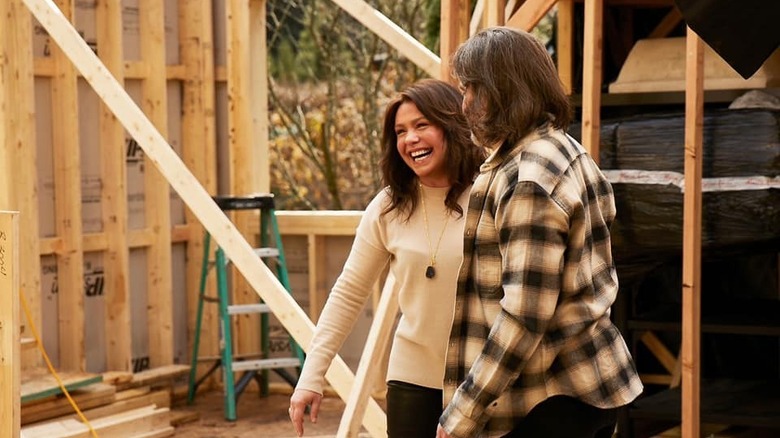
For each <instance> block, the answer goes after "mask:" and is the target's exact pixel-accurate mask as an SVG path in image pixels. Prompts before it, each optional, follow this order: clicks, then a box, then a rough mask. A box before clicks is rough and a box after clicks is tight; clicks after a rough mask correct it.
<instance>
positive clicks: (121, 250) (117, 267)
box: [95, 0, 132, 371]
mask: <svg viewBox="0 0 780 438" xmlns="http://www.w3.org/2000/svg"><path fill="white" fill-rule="evenodd" d="M95 21H96V24H97V41H98V46H99V48H100V50H99V51H98V54H99V55H100V59H101V60H102V61H103V63H104V64H105V65H106V68H108V69H109V71H111V73H112V74H113V75H114V77H115V78H116V80H117V81H118V82H119V83H120V84H121V83H123V82H124V80H123V76H122V75H123V73H124V63H123V52H122V4H121V1H120V0H106V1H102V2H99V3H98V4H97V9H96V20H95ZM124 144H125V130H124V128H122V125H120V124H119V122H117V120H116V118H115V117H114V115H113V114H112V113H111V111H110V110H109V109H108V108H107V107H106V106H105V105H102V104H101V105H100V145H101V148H100V151H101V152H100V162H101V166H102V172H101V180H102V182H103V189H102V191H101V204H102V208H103V233H104V235H105V238H106V244H107V248H106V251H105V253H104V255H103V268H104V270H105V279H106V288H105V306H106V317H105V330H106V333H107V334H108V336H107V337H106V366H107V368H108V369H110V370H117V371H130V370H131V369H132V348H131V343H130V340H131V339H132V334H131V325H130V324H131V323H130V261H129V259H130V255H129V250H128V246H127V187H126V180H127V176H126V175H127V173H126V165H125V149H124Z"/></svg>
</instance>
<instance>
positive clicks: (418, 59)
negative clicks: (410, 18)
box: [332, 0, 447, 78]
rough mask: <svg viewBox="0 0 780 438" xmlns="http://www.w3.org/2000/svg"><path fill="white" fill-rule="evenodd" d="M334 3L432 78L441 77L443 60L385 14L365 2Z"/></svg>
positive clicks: (338, 1)
mask: <svg viewBox="0 0 780 438" xmlns="http://www.w3.org/2000/svg"><path fill="white" fill-rule="evenodd" d="M332 1H333V3H335V4H337V5H338V6H339V7H341V9H344V11H346V12H347V13H348V14H349V15H351V16H352V17H353V18H354V19H356V20H357V21H359V22H360V23H362V24H363V26H366V28H368V29H369V30H370V31H372V32H374V33H375V34H376V35H377V36H378V37H379V38H382V39H383V40H384V41H385V42H386V43H387V44H389V45H390V46H391V47H393V48H394V49H396V50H398V52H399V53H400V54H401V55H403V56H405V57H406V58H408V59H409V60H410V61H412V62H413V63H414V64H415V65H417V66H418V67H420V68H421V69H422V70H423V71H424V72H426V73H428V74H429V75H430V76H431V77H432V78H439V77H440V70H441V60H440V59H439V57H438V56H436V55H435V54H434V53H433V52H431V51H430V50H428V48H427V47H425V45H423V44H422V43H420V42H419V41H417V40H416V39H415V38H414V37H413V36H411V35H409V34H408V33H407V32H406V31H405V30H403V29H401V28H400V27H399V26H398V25H397V24H395V23H393V21H392V20H390V19H389V18H387V17H386V16H385V15H384V14H382V13H381V12H379V11H377V10H376V9H374V8H373V7H372V6H371V5H369V4H368V3H366V2H365V1H363V0H332ZM445 1H447V0H444V1H442V4H443V3H444V2H445Z"/></svg>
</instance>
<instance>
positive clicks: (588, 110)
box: [582, 0, 604, 163]
mask: <svg viewBox="0 0 780 438" xmlns="http://www.w3.org/2000/svg"><path fill="white" fill-rule="evenodd" d="M603 19H604V0H589V1H586V2H585V42H584V50H583V52H584V53H583V57H582V64H583V68H582V145H583V146H584V147H585V149H586V150H587V151H588V152H589V153H590V155H591V156H592V157H593V159H594V160H596V162H597V163H598V161H599V144H600V141H601V132H600V129H601V73H602V62H601V57H602V50H603V41H602V34H603V28H602V23H603Z"/></svg>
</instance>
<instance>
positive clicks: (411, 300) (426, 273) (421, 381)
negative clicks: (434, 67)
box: [290, 80, 484, 438]
mask: <svg viewBox="0 0 780 438" xmlns="http://www.w3.org/2000/svg"><path fill="white" fill-rule="evenodd" d="M461 104H462V97H461V95H460V93H458V91H457V90H456V89H455V88H454V87H453V86H452V85H450V84H447V83H446V82H443V81H438V80H423V81H420V82H417V83H415V84H414V85H412V86H411V87H409V88H408V89H407V90H405V91H404V92H402V93H401V94H400V95H399V96H398V97H397V98H396V99H394V100H393V101H392V102H390V104H389V105H388V107H387V110H386V112H385V118H384V124H383V126H384V129H383V135H382V147H383V157H382V161H381V168H382V176H383V180H384V183H385V185H386V187H385V188H384V189H383V190H382V191H381V192H379V193H378V194H377V195H376V196H375V197H374V199H373V200H372V201H371V203H370V204H369V205H368V207H366V210H365V213H364V214H363V217H362V219H361V222H360V225H359V226H358V229H357V232H356V235H355V240H354V244H353V246H352V249H351V252H350V255H349V258H348V259H347V262H346V263H345V265H344V270H343V271H342V273H341V275H340V276H339V278H338V279H337V280H336V284H335V285H334V287H333V290H332V292H331V293H330V295H329V297H328V301H327V303H326V304H325V307H324V309H323V311H322V314H321V316H320V319H319V322H318V325H317V329H316V331H315V335H314V339H313V340H312V343H311V345H310V346H309V349H308V352H309V354H308V356H307V358H306V363H305V365H304V368H303V371H302V372H301V377H300V380H299V382H298V386H297V388H296V390H295V393H294V394H293V396H292V397H291V399H290V408H291V410H290V418H291V420H292V422H293V425H294V427H295V430H296V432H297V433H298V434H299V435H302V434H303V431H304V429H303V418H304V412H305V409H306V407H307V406H311V411H310V419H311V420H312V421H316V419H317V417H318V415H319V412H320V406H321V405H320V404H321V403H322V390H323V386H324V375H325V372H326V370H327V369H328V366H329V365H330V363H331V361H332V360H333V357H334V356H335V354H336V352H338V351H339V349H340V347H341V344H342V343H343V341H344V339H345V338H346V337H347V335H348V334H349V331H350V330H351V328H352V325H353V323H354V322H355V320H356V318H357V316H358V314H359V312H360V310H361V309H362V307H363V305H364V303H365V302H366V300H367V298H368V296H369V294H370V292H371V290H372V287H373V285H374V283H375V282H376V277H377V275H376V273H377V272H381V271H382V270H383V269H384V268H385V267H389V275H390V276H392V277H393V278H394V281H393V282H392V283H390V284H392V287H393V288H394V289H393V290H392V291H385V292H384V293H393V294H396V295H397V296H398V303H399V308H400V311H401V313H402V317H401V319H400V321H399V323H398V328H397V330H396V332H395V336H394V338H393V343H392V350H391V352H390V363H389V365H388V371H387V379H388V383H387V386H388V392H387V424H388V426H387V427H388V431H387V432H388V436H389V437H390V438H398V437H403V438H415V437H426V438H429V437H431V436H433V435H434V434H435V432H436V426H437V424H438V420H439V416H440V415H441V412H442V392H441V388H442V381H443V378H444V354H445V351H446V349H447V341H448V338H449V329H450V322H451V321H452V317H453V313H454V300H455V285H456V279H457V273H458V267H459V266H460V263H461V259H462V253H463V243H462V242H463V220H464V211H465V209H466V205H467V204H466V203H467V200H468V192H469V188H470V187H471V183H472V181H473V180H474V178H475V176H476V174H477V172H478V169H479V165H480V164H481V163H482V160H483V158H484V155H483V151H482V149H480V148H478V147H477V146H475V145H474V144H473V143H472V142H471V140H470V133H469V130H468V128H467V127H466V120H465V118H464V117H463V114H462V112H461ZM420 206H421V207H422V208H418V207H420ZM434 239H435V240H434ZM409 412H415V413H416V414H417V415H415V416H410V415H409Z"/></svg>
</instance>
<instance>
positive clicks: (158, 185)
mask: <svg viewBox="0 0 780 438" xmlns="http://www.w3.org/2000/svg"><path fill="white" fill-rule="evenodd" d="M138 11H139V29H140V30H139V32H140V39H141V60H142V61H143V62H146V63H147V64H148V65H150V66H154V67H155V68H150V69H148V70H147V71H148V73H147V76H146V78H145V79H144V81H143V89H142V93H143V108H144V112H145V113H146V114H147V115H148V116H149V119H150V120H151V121H152V123H154V125H155V127H157V130H158V132H160V134H161V135H162V136H163V137H167V136H168V99H167V96H168V88H167V73H166V70H165V68H163V67H162V66H164V65H165V64H166V59H165V3H164V2H161V1H159V0H139V2H138ZM144 162H145V163H146V166H145V167H144V169H145V171H144V193H145V198H144V199H145V204H144V210H145V212H144V213H145V218H146V226H147V228H149V229H151V230H152V232H153V233H154V235H155V240H154V242H153V243H152V245H151V246H149V249H148V250H147V264H146V269H147V283H146V284H147V288H146V290H147V295H146V297H147V298H146V299H147V305H148V321H149V328H148V330H149V332H148V339H149V362H150V365H151V366H152V367H158V366H161V365H169V364H172V363H173V353H174V348H173V279H172V270H171V266H172V259H171V258H172V255H171V203H170V189H169V186H168V183H167V182H166V181H165V178H164V177H163V176H162V174H161V173H160V172H159V171H158V170H157V168H156V167H155V166H154V165H153V161H152V159H151V158H149V157H148V156H146V155H144Z"/></svg>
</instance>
